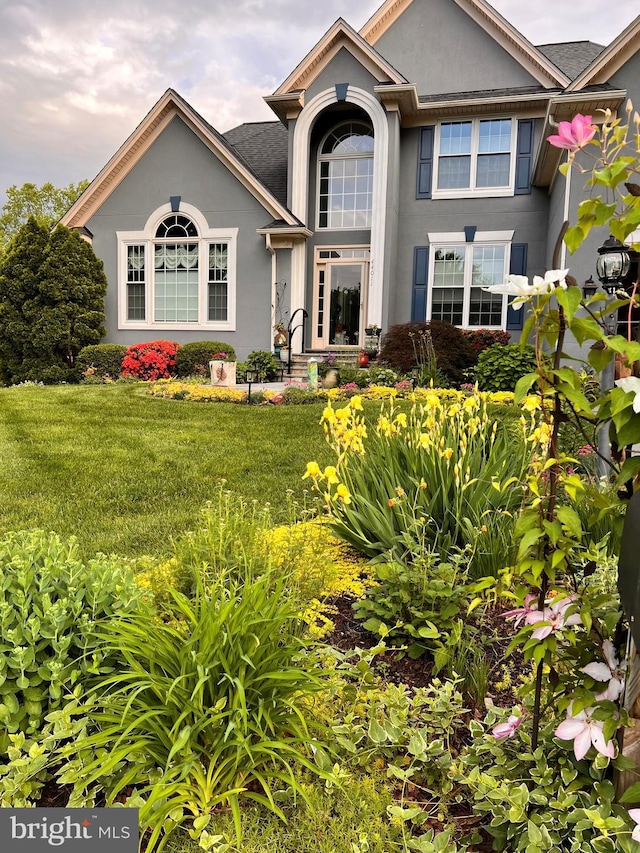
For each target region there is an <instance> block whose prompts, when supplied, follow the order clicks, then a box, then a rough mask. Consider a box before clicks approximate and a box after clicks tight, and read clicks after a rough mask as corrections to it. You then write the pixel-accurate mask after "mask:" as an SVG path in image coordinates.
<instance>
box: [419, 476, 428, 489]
mask: <svg viewBox="0 0 640 853" xmlns="http://www.w3.org/2000/svg"><path fill="white" fill-rule="evenodd" d="M420 488H421V489H426V488H427V483H426V480H425V479H424V477H423V478H422V479H421V480H420Z"/></svg>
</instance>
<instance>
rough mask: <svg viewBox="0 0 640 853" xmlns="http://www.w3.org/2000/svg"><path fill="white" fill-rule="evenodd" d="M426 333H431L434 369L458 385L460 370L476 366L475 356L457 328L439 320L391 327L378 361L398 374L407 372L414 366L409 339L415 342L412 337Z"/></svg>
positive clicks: (412, 346) (411, 345) (414, 355)
mask: <svg viewBox="0 0 640 853" xmlns="http://www.w3.org/2000/svg"><path fill="white" fill-rule="evenodd" d="M427 330H428V331H430V332H431V340H432V342H433V348H434V350H435V355H436V363H437V367H438V369H439V370H441V371H442V372H443V373H445V374H446V375H447V376H448V378H449V380H450V381H451V382H453V383H456V384H458V383H460V382H462V381H463V379H464V371H465V370H467V369H468V368H469V367H472V366H473V365H474V364H475V363H476V360H477V353H476V351H475V349H474V348H473V345H472V344H471V343H470V341H469V340H468V339H467V337H465V335H464V333H463V332H462V330H461V329H458V328H456V327H455V326H452V325H451V324H450V323H444V322H442V321H440V320H432V321H431V322H430V323H401V324H399V325H397V326H391V328H390V329H389V331H388V332H387V334H386V335H385V336H384V337H383V339H382V347H381V349H380V355H379V356H378V358H379V361H381V362H386V363H387V364H388V365H389V366H390V367H392V368H393V369H394V370H397V371H398V372H399V373H409V372H410V371H411V370H412V369H413V368H414V367H417V366H418V360H417V358H416V351H415V347H414V345H413V340H412V337H411V336H412V335H413V336H414V339H415V336H416V335H419V334H420V333H423V332H425V331H427Z"/></svg>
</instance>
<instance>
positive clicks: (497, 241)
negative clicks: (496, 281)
mask: <svg viewBox="0 0 640 853" xmlns="http://www.w3.org/2000/svg"><path fill="white" fill-rule="evenodd" d="M513 235H514V232H513V231H476V233H475V235H474V240H473V242H471V243H468V242H467V241H466V239H465V234H464V232H457V231H456V232H453V233H447V232H442V233H438V232H433V233H429V234H428V235H427V236H428V238H429V272H428V278H427V281H428V282H429V285H428V287H427V318H426V319H427V321H429V320H431V313H432V309H433V290H434V287H433V282H434V278H435V276H434V270H435V261H436V252H437V250H438V249H439V248H448V247H454V248H456V249H464V283H463V286H464V295H463V304H462V325H461V326H459V328H461V329H502V330H504V329H506V327H507V309H508V307H509V300H508V298H507V296H506V295H503V297H502V314H501V318H502V319H501V325H500V326H488V325H486V324H483V325H481V326H471V325H470V324H469V307H470V301H471V275H472V270H473V249H474V247H476V248H477V247H478V246H500V247H503V248H504V250H505V251H504V275H505V278H504V281H506V276H507V275H508V273H509V268H510V263H511V243H512V242H513Z"/></svg>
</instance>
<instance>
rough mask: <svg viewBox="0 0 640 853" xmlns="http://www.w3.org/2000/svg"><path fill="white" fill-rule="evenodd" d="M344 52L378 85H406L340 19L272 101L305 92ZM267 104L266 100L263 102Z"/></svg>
mask: <svg viewBox="0 0 640 853" xmlns="http://www.w3.org/2000/svg"><path fill="white" fill-rule="evenodd" d="M343 47H344V48H346V49H347V50H348V51H349V52H350V53H352V54H353V55H354V56H355V57H356V58H357V59H358V60H359V61H360V62H361V63H362V65H363V66H364V67H365V68H366V69H367V70H368V71H370V72H371V74H372V75H373V76H374V77H377V79H378V80H379V81H380V82H382V81H386V82H389V83H407V82H408V80H407V79H406V78H405V77H403V76H402V74H401V73H400V72H399V71H397V70H396V69H395V68H394V67H393V66H392V65H391V64H390V63H389V62H387V60H386V59H385V58H384V57H383V56H382V55H381V54H380V53H378V51H377V50H375V48H374V47H372V46H371V45H370V44H369V43H368V42H367V41H366V40H365V39H364V38H362V36H361V35H360V34H359V33H357V32H356V31H355V30H354V29H353V27H351V26H350V25H349V24H348V23H347V22H346V21H345V20H344V18H338V20H337V21H336V22H335V23H334V24H333V26H332V27H330V28H329V29H328V30H327V32H326V33H325V34H324V36H323V37H322V38H321V39H320V41H319V42H318V43H317V44H316V45H315V47H313V48H312V49H311V50H310V51H309V53H308V54H307V55H306V56H305V58H304V59H303V60H302V61H301V62H299V63H298V65H297V66H296V67H295V68H294V70H293V71H292V72H291V74H290V75H289V76H288V77H287V79H286V80H285V81H284V83H282V84H281V85H280V86H278V88H277V89H276V91H275V92H274V93H273V96H272V97H273V98H276V97H277V96H279V95H284V94H286V93H288V92H294V91H299V90H300V89H307V88H308V87H309V85H310V84H311V83H312V82H313V81H314V80H315V79H316V77H317V76H318V75H319V74H320V72H321V71H322V69H323V68H325V66H326V65H327V64H328V63H329V62H330V61H331V59H332V58H333V57H334V56H335V54H336V53H337V52H338V51H339V50H340V48H343ZM265 100H266V101H267V103H269V101H270V98H265Z"/></svg>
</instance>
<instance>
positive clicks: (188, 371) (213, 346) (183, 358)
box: [176, 341, 236, 377]
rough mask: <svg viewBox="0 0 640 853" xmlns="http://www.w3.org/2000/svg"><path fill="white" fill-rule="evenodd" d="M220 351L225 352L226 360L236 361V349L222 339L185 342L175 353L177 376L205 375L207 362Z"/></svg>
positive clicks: (207, 367)
mask: <svg viewBox="0 0 640 853" xmlns="http://www.w3.org/2000/svg"><path fill="white" fill-rule="evenodd" d="M220 352H225V353H226V354H227V361H236V351H235V350H234V348H233V347H232V346H231V344H225V343H223V342H222V341H193V342H192V343H190V344H185V345H184V346H182V347H180V349H179V350H178V352H177V354H176V370H177V372H178V376H180V377H184V376H207V375H208V374H209V362H210V361H211V359H212V358H213V356H214V355H216V354H217V353H220Z"/></svg>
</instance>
